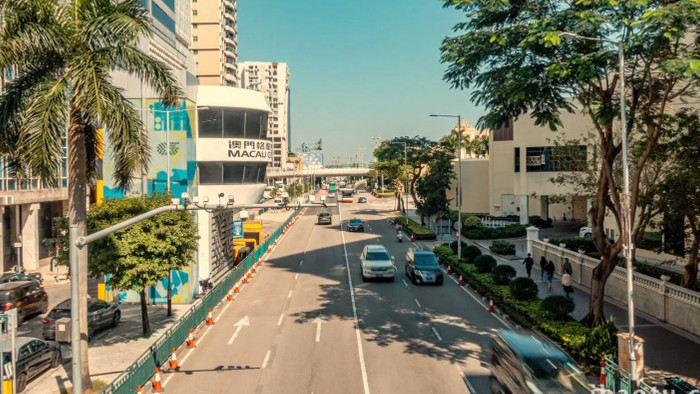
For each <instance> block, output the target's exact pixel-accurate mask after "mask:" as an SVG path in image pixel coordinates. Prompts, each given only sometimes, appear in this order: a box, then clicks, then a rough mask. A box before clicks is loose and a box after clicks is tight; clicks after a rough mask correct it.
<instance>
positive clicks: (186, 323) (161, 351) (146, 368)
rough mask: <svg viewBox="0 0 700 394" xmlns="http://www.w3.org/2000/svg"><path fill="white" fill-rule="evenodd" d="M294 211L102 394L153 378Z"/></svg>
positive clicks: (124, 390)
mask: <svg viewBox="0 0 700 394" xmlns="http://www.w3.org/2000/svg"><path fill="white" fill-rule="evenodd" d="M300 211H301V210H300V209H298V210H296V211H295V212H294V214H293V215H292V216H290V218H289V219H287V221H285V222H284V223H283V224H282V225H281V226H280V227H279V228H278V229H277V230H275V232H274V233H272V234H271V235H270V237H269V238H268V239H267V240H265V242H263V243H262V244H260V246H259V247H258V248H257V249H255V251H254V252H253V253H251V254H250V255H248V257H246V259H245V260H243V261H242V262H241V263H240V264H239V265H238V266H236V268H234V269H233V270H232V271H231V272H230V273H229V274H228V275H227V276H226V277H225V278H224V279H223V280H222V281H221V282H220V283H219V284H218V285H216V286H215V287H214V288H213V289H212V290H211V291H210V292H209V293H207V294H206V295H204V296H203V297H202V298H201V302H199V303H198V304H197V305H195V306H193V307H192V308H190V309H188V310H187V312H185V314H184V315H183V316H182V317H181V318H180V319H178V320H177V321H176V322H175V323H174V324H173V325H172V327H170V328H169V329H168V330H167V331H165V333H164V334H163V335H162V336H161V337H159V338H158V339H157V340H156V341H155V342H154V343H153V345H151V346H150V347H149V348H148V349H147V350H146V351H145V352H143V354H141V355H140V356H139V357H138V358H137V359H136V361H134V363H133V364H131V365H130V366H129V367H128V368H127V369H126V370H125V371H124V372H122V373H121V374H120V375H119V376H117V377H116V379H114V380H113V381H112V382H111V383H110V384H109V385H107V386H106V387H105V388H104V389H103V390H102V393H106V394H108V393H110V394H111V393H116V394H120V393H129V394H131V393H135V392H136V390H137V389H138V386H139V385H144V383H146V381H148V379H150V378H151V376H153V373H154V372H155V370H156V367H160V366H161V365H163V364H165V363H166V362H167V361H168V359H169V358H170V355H171V353H172V348H177V347H179V346H180V345H181V344H182V343H183V342H184V341H185V339H186V338H187V335H188V334H189V330H190V329H194V328H195V327H197V326H198V325H199V324H200V323H202V322H203V321H204V320H205V319H206V317H207V313H208V311H209V308H212V309H213V308H214V307H215V306H216V305H217V304H218V303H219V302H220V301H221V300H222V299H223V298H224V297H225V296H226V295H227V293H228V288H229V286H234V285H235V283H236V282H237V281H238V280H239V279H241V278H242V277H243V275H244V274H245V272H246V271H247V270H248V269H249V268H250V267H251V266H252V265H253V264H254V263H255V262H257V261H258V259H259V258H261V257H262V256H263V255H264V254H265V253H266V252H267V250H268V249H269V247H270V245H271V244H272V243H274V242H275V240H276V239H277V238H279V237H280V235H282V232H283V230H284V227H285V226H287V224H288V223H289V222H290V221H292V220H293V219H294V217H295V216H296V215H298V214H299V212H300Z"/></svg>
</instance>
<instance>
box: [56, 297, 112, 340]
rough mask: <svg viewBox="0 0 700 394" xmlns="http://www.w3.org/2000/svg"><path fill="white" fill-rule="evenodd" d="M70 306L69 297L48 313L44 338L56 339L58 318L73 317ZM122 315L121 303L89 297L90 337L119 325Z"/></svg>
mask: <svg viewBox="0 0 700 394" xmlns="http://www.w3.org/2000/svg"><path fill="white" fill-rule="evenodd" d="M70 307H71V300H70V299H67V300H65V301H63V302H61V303H60V304H58V305H56V306H55V307H54V308H53V309H51V312H49V314H48V315H46V318H44V329H43V331H42V334H43V336H44V339H49V340H55V339H56V320H58V319H60V318H62V317H71V315H70ZM121 316H122V312H121V310H120V309H119V304H117V303H109V302H105V301H102V300H98V299H94V298H90V299H88V337H92V336H93V335H94V333H95V332H96V331H97V330H99V329H102V328H105V327H116V326H118V325H119V320H120V319H121Z"/></svg>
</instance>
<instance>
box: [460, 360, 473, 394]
mask: <svg viewBox="0 0 700 394" xmlns="http://www.w3.org/2000/svg"><path fill="white" fill-rule="evenodd" d="M455 368H457V372H458V373H459V376H461V377H462V380H463V381H464V384H466V385H467V390H469V393H470V394H476V390H475V389H474V386H472V384H471V382H470V381H469V379H467V375H465V374H464V372H462V369H461V368H459V365H457V364H455Z"/></svg>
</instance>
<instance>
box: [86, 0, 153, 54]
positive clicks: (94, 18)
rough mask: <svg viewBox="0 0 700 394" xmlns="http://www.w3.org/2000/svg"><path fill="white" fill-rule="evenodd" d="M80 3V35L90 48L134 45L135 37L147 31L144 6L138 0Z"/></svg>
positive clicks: (94, 0) (144, 34) (105, 0)
mask: <svg viewBox="0 0 700 394" xmlns="http://www.w3.org/2000/svg"><path fill="white" fill-rule="evenodd" d="M82 4H83V5H82V12H81V14H80V19H81V20H82V23H81V24H80V29H81V31H80V37H81V39H83V40H84V42H85V45H86V46H87V47H88V48H90V49H91V50H96V49H100V48H104V47H108V46H121V45H128V46H132V45H137V44H138V40H139V38H141V37H143V36H147V35H150V34H151V20H150V16H149V13H148V9H146V7H144V6H143V5H142V4H141V3H140V2H139V1H138V0H124V1H119V2H114V1H112V0H90V1H83V2H82Z"/></svg>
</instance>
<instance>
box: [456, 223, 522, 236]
mask: <svg viewBox="0 0 700 394" xmlns="http://www.w3.org/2000/svg"><path fill="white" fill-rule="evenodd" d="M525 228H526V226H523V225H522V224H512V225H510V226H505V227H500V228H489V227H479V228H476V229H473V230H466V231H465V232H464V236H465V237H467V238H470V239H500V238H517V237H523V236H525Z"/></svg>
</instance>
